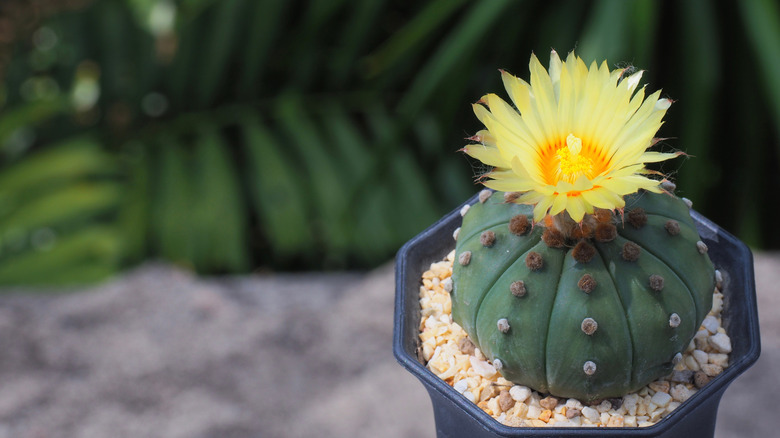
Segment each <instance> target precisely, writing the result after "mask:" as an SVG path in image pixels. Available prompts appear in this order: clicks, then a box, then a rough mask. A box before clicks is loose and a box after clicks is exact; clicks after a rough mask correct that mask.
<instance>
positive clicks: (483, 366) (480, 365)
mask: <svg viewBox="0 0 780 438" xmlns="http://www.w3.org/2000/svg"><path fill="white" fill-rule="evenodd" d="M469 362H471V368H474V371H475V372H476V373H477V374H479V375H480V376H482V377H486V378H490V377H493V376H495V375H496V368H495V367H494V366H493V365H490V364H489V363H487V362H486V361H484V360H479V359H477V358H476V357H474V356H470V357H469Z"/></svg>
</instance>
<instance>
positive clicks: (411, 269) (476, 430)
mask: <svg viewBox="0 0 780 438" xmlns="http://www.w3.org/2000/svg"><path fill="white" fill-rule="evenodd" d="M475 202H478V201H477V196H476V195H475V196H474V197H472V198H471V199H470V200H468V201H467V202H465V203H464V205H466V204H469V205H470V204H473V203H475ZM462 207H463V206H462V205H461V206H460V207H458V208H456V209H455V210H453V211H452V212H451V213H449V214H448V215H446V216H444V217H443V218H441V219H440V220H439V221H438V222H436V223H435V224H433V225H432V226H431V227H429V228H428V229H426V230H425V231H423V232H422V233H420V234H419V235H417V236H416V237H414V238H413V239H412V240H410V241H409V242H407V243H406V244H405V245H404V246H403V247H402V248H401V249H400V251H399V252H398V255H397V257H396V296H395V319H394V332H393V353H394V354H395V357H396V359H397V360H398V361H399V362H400V363H401V365H403V366H404V367H405V368H406V369H407V370H409V372H411V373H412V374H414V376H415V377H417V378H418V379H419V380H420V382H422V384H423V385H424V386H425V389H426V390H427V391H428V394H429V395H430V398H431V402H432V404H433V413H434V418H435V422H436V435H437V437H439V438H444V437H469V438H481V437H610V436H614V437H618V436H620V437H626V436H636V437H665V438H667V437H686V438H694V437H712V436H713V434H714V432H715V420H716V415H717V412H718V404H719V403H720V398H721V396H722V395H723V392H724V391H725V390H726V388H727V387H728V385H729V384H730V383H731V382H732V381H734V379H736V378H737V376H739V375H740V374H742V373H743V372H745V370H747V369H748V368H750V366H752V365H753V364H754V363H755V362H756V360H757V359H758V356H759V354H760V351H761V346H760V340H759V329H758V309H757V306H756V287H755V278H754V273H753V256H752V254H751V252H750V250H749V249H748V247H747V246H746V245H745V244H744V243H742V242H741V241H740V240H738V239H737V238H736V237H734V236H733V235H731V234H729V233H728V232H726V231H725V230H723V229H722V228H720V227H719V226H717V225H716V224H714V223H712V222H711V221H710V220H708V219H707V218H705V217H703V216H701V215H700V214H698V213H697V212H695V211H691V216H692V217H693V220H694V222H695V223H696V227H697V229H698V231H699V234H700V235H701V238H702V240H703V241H704V242H705V243H706V244H707V247H708V248H709V256H710V258H711V259H712V261H713V263H714V264H715V267H716V269H719V270H720V271H721V272H722V273H723V277H724V282H723V290H722V292H723V295H724V310H723V314H722V321H723V324H722V325H723V327H724V328H725V329H726V332H727V333H728V335H729V337H730V338H731V341H732V346H733V349H732V352H731V355H730V357H729V366H728V367H727V368H726V369H725V370H724V371H723V372H722V373H721V374H720V375H718V376H717V377H715V378H713V379H712V380H711V381H710V382H709V383H708V384H707V385H706V386H705V387H703V388H702V389H700V390H699V391H697V392H696V393H695V394H694V395H693V396H692V397H691V398H689V399H688V400H687V401H685V402H684V403H682V404H681V405H680V406H679V407H678V408H677V409H675V410H674V411H673V412H672V413H670V414H669V415H667V416H666V417H665V418H663V419H662V420H661V421H659V422H658V423H657V424H655V425H653V426H649V427H642V428H638V427H637V428H629V427H621V428H572V427H545V428H527V427H509V426H505V425H503V424H501V423H499V422H498V421H496V420H495V419H493V418H492V417H491V416H489V415H488V414H487V413H485V412H484V411H483V410H482V409H480V408H479V407H477V405H476V404H474V403H472V402H471V401H469V400H467V399H466V398H465V397H464V396H462V395H461V394H459V393H458V392H457V391H456V390H455V389H453V388H452V387H451V386H450V385H448V384H447V383H445V382H444V381H443V380H441V379H440V378H439V377H437V376H436V375H435V374H433V373H432V372H431V371H429V370H428V369H427V368H426V367H425V364H424V363H423V362H422V360H421V359H419V358H418V354H417V352H418V351H419V348H420V340H419V326H420V304H419V299H418V294H419V290H420V285H421V277H422V273H423V272H424V271H426V270H427V269H428V268H429V267H430V265H431V263H433V262H436V261H440V260H443V259H444V258H445V257H446V255H447V254H448V253H449V252H450V251H452V250H453V249H454V247H455V241H454V240H453V237H452V234H453V232H454V231H455V229H456V228H458V227H459V226H460V224H461V220H462V218H461V216H460V209H461V208H462Z"/></svg>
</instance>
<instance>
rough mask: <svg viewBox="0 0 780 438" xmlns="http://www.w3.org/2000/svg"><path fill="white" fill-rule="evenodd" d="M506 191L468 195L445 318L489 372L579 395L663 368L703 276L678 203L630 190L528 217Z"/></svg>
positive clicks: (632, 384)
mask: <svg viewBox="0 0 780 438" xmlns="http://www.w3.org/2000/svg"><path fill="white" fill-rule="evenodd" d="M502 195H503V196H502ZM512 196H513V195H512V194H504V193H501V192H496V193H492V194H491V192H490V191H484V192H483V193H482V194H481V196H480V202H477V203H475V204H474V205H473V206H471V208H470V209H469V210H468V212H467V213H466V214H465V216H464V219H463V225H462V227H461V229H460V232H459V234H458V239H457V245H456V261H455V263H454V267H453V281H454V289H453V291H452V316H453V319H454V321H455V322H457V323H458V324H460V325H461V326H462V327H463V329H465V331H466V332H467V333H468V335H469V337H470V338H471V340H472V341H473V342H474V343H475V344H476V345H478V346H479V348H480V349H481V351H482V352H483V354H484V355H485V356H486V357H487V358H488V359H490V360H492V362H493V364H494V366H495V367H496V368H497V369H498V370H499V372H500V373H501V374H502V375H503V376H504V377H505V378H507V379H509V380H511V381H513V382H515V383H518V384H523V385H526V386H529V387H531V388H533V389H535V390H537V391H540V392H543V393H550V394H553V395H555V396H559V397H574V398H577V399H580V400H582V401H593V400H597V399H601V398H608V397H618V396H621V395H624V394H627V393H630V392H632V391H636V390H638V389H639V388H641V387H643V386H645V385H646V384H648V383H650V382H652V381H653V380H655V379H657V378H659V377H662V376H664V375H666V374H668V373H670V372H671V371H672V368H673V366H674V363H675V359H676V358H677V357H680V356H679V355H680V353H681V352H682V351H683V350H684V349H685V348H686V347H687V346H688V344H689V343H690V341H691V339H692V338H693V336H694V334H695V333H696V331H697V330H698V328H699V326H700V324H701V321H702V320H703V319H704V317H705V316H706V315H707V313H708V312H709V310H710V308H711V306H712V292H713V289H714V286H715V271H714V267H713V265H712V262H711V261H710V259H709V257H708V255H707V251H706V245H705V244H704V243H703V242H701V240H700V238H699V235H698V233H697V231H696V228H695V225H694V223H693V220H692V219H691V217H690V213H689V205H686V203H685V202H684V201H683V200H681V199H680V198H677V197H676V196H674V195H672V194H670V193H661V194H656V193H650V192H647V191H644V190H642V191H640V192H638V193H635V194H633V195H629V196H626V197H625V207H624V208H623V209H618V211H619V212H620V213H621V214H615V213H613V211H610V210H602V209H595V210H594V213H593V214H586V215H585V216H584V217H583V219H582V220H581V221H579V222H575V221H572V220H571V219H569V220H568V222H567V221H564V220H560V218H558V217H555V216H548V217H547V218H546V219H545V220H544V221H541V222H538V223H536V224H533V221H532V217H533V206H532V205H525V204H516V203H513V202H507V201H512ZM532 224H533V225H532Z"/></svg>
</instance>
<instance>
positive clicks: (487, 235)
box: [479, 230, 496, 248]
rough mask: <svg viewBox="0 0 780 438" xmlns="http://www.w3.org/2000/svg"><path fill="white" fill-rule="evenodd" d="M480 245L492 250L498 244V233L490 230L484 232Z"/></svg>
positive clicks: (480, 238)
mask: <svg viewBox="0 0 780 438" xmlns="http://www.w3.org/2000/svg"><path fill="white" fill-rule="evenodd" d="M479 243H481V244H482V246H484V247H486V248H490V247H491V246H493V244H494V243H496V233H494V232H492V231H490V230H488V231H485V232H483V233H482V235H481V236H479Z"/></svg>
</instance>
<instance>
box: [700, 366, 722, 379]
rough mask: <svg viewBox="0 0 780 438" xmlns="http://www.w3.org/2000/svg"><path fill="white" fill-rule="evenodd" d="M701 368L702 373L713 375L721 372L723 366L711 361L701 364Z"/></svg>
mask: <svg viewBox="0 0 780 438" xmlns="http://www.w3.org/2000/svg"><path fill="white" fill-rule="evenodd" d="M701 370H702V371H704V374H706V375H708V376H710V377H715V376H717V375H718V374H720V373H722V372H723V367H721V366H718V365H715V364H712V363H708V364H705V365H702V366H701Z"/></svg>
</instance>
